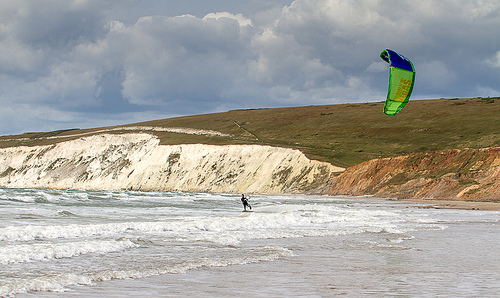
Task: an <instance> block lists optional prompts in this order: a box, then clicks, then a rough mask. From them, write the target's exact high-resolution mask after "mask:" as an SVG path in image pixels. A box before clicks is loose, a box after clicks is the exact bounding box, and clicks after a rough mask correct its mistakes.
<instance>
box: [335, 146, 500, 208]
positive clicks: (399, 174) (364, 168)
mask: <svg viewBox="0 0 500 298" xmlns="http://www.w3.org/2000/svg"><path fill="white" fill-rule="evenodd" d="M499 178H500V148H488V149H480V150H474V149H461V150H445V151H438V152H427V153H417V154H410V155H405V156H396V157H390V158H379V159H373V160H369V161H366V162H363V163H360V164H358V165H355V166H352V167H350V168H348V169H347V170H346V171H345V172H344V173H342V174H341V175H340V176H339V177H338V179H337V180H336V183H335V184H334V185H332V186H331V188H330V191H329V193H330V194H332V195H340V194H342V195H376V196H380V197H394V198H400V199H407V198H417V199H460V200H475V201H499V198H500V179H499Z"/></svg>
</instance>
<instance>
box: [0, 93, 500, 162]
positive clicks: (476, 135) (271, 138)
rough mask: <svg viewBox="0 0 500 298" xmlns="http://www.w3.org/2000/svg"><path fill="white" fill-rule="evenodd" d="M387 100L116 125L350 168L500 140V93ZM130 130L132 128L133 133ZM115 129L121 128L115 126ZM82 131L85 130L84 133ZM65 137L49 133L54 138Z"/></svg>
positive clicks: (35, 140) (28, 137)
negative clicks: (394, 104) (400, 105)
mask: <svg viewBox="0 0 500 298" xmlns="http://www.w3.org/2000/svg"><path fill="white" fill-rule="evenodd" d="M382 108H383V103H381V102H380V103H362V104H342V105H323V106H307V107H293V108H276V109H252V110H232V111H228V112H224V113H215V114H204V115H196V116H187V117H178V118H169V119H163V120H155V121H148V122H142V123H135V124H129V125H124V126H115V127H113V128H120V127H131V126H156V127H181V128H194V129H204V130H214V131H218V132H222V133H225V134H230V135H231V137H214V136H212V137H210V136H203V135H190V134H178V133H171V132H154V133H155V134H156V135H157V136H158V137H159V138H160V139H161V143H162V144H183V143H204V144H216V145H225V144H265V145H272V146H284V147H292V148H297V149H300V150H301V151H302V152H304V153H305V154H307V155H308V156H309V157H311V158H314V159H318V160H322V161H328V162H330V163H332V164H334V165H337V166H342V167H347V166H351V165H354V164H357V163H360V162H362V161H366V160H369V159H372V158H377V157H387V156H394V155H399V154H406V153H414V152H425V151H435V150H442V149H456V148H484V147H493V146H500V98H498V97H496V98H462V99H437V100H412V101H410V102H409V103H408V104H407V106H406V107H405V108H404V109H403V110H402V111H401V112H400V113H399V114H397V115H395V116H388V115H385V114H383V112H382ZM103 129H107V128H98V129H97V128H96V129H85V130H80V129H76V130H63V131H54V132H47V133H26V134H23V135H18V136H4V137H1V138H0V140H3V141H1V142H0V147H8V146H20V145H27V146H32V145H42V144H50V143H55V142H61V141H65V140H68V139H71V138H78V137H80V136H81V134H83V133H92V132H96V133H97V132H99V131H102V130H103ZM127 132H129V131H127ZM113 133H120V131H114V132H113ZM79 135H80V136H79ZM54 136H58V137H63V136H66V137H65V138H50V137H54Z"/></svg>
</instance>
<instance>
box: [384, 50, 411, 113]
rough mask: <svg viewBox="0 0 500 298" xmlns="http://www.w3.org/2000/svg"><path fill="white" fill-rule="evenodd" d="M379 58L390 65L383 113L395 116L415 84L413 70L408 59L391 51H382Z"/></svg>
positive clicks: (408, 97) (406, 100) (404, 103)
mask: <svg viewBox="0 0 500 298" xmlns="http://www.w3.org/2000/svg"><path fill="white" fill-rule="evenodd" d="M380 58H382V60H384V61H385V62H387V63H389V65H390V77H389V91H388V92H387V100H386V101H385V105H384V113H385V114H387V115H396V114H397V113H398V112H399V111H401V110H402V109H403V108H404V106H405V105H406V103H407V102H408V100H409V99H410V95H411V91H412V90H413V83H414V82H415V68H414V67H413V64H412V63H411V61H410V59H408V58H406V57H404V56H403V55H400V54H398V53H396V52H394V51H393V50H389V49H386V50H384V51H382V53H380Z"/></svg>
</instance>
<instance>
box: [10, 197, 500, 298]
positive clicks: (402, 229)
mask: <svg viewBox="0 0 500 298" xmlns="http://www.w3.org/2000/svg"><path fill="white" fill-rule="evenodd" d="M240 197H241V195H240V194H236V195H235V194H207V193H177V192H136V191H85V190H50V189H6V188H0V297H143V296H151V297H332V296H344V297H500V212H498V211H479V210H453V209H436V208H428V206H425V205H420V204H416V203H409V202H400V201H390V200H381V199H374V198H369V197H362V198H360V197H331V196H271V195H250V200H249V203H250V204H251V206H252V210H251V212H242V210H243V207H242V204H241V201H240Z"/></svg>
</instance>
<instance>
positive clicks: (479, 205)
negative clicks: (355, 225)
mask: <svg viewBox="0 0 500 298" xmlns="http://www.w3.org/2000/svg"><path fill="white" fill-rule="evenodd" d="M386 200H391V201H402V202H414V203H418V204H423V206H422V207H421V208H435V209H462V210H485V211H500V202H475V201H460V200H431V199H407V200H395V199H386Z"/></svg>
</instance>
